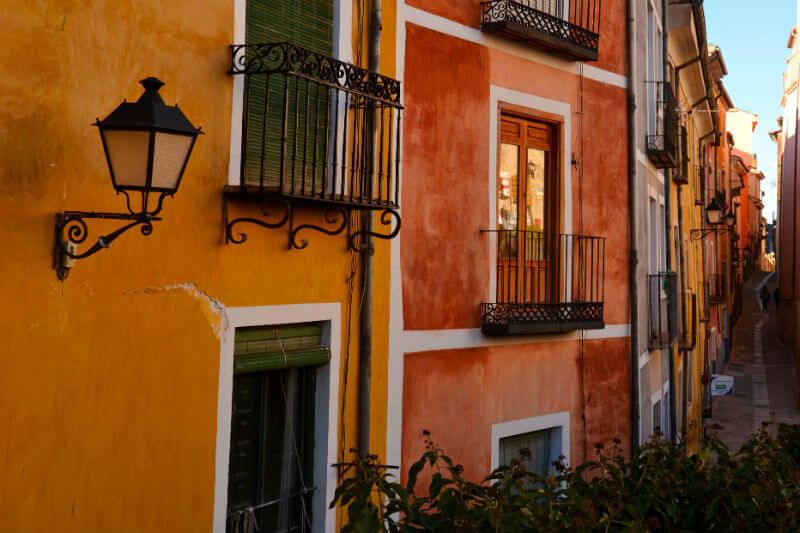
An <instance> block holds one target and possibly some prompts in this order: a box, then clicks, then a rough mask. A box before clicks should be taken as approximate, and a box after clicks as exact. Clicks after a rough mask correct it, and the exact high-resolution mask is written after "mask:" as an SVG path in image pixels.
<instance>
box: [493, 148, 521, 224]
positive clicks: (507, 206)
mask: <svg viewBox="0 0 800 533" xmlns="http://www.w3.org/2000/svg"><path fill="white" fill-rule="evenodd" d="M518 172H519V146H517V145H515V144H509V143H502V144H501V145H500V179H499V180H498V181H497V229H516V228H517V192H518V189H519V178H518V176H517V174H518Z"/></svg>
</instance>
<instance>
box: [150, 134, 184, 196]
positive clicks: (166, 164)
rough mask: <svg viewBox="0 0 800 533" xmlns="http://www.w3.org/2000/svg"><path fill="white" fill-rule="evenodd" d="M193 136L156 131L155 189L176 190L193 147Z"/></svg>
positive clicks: (153, 183) (154, 156) (153, 185)
mask: <svg viewBox="0 0 800 533" xmlns="http://www.w3.org/2000/svg"><path fill="white" fill-rule="evenodd" d="M192 139H193V136H189V135H178V134H174V133H163V132H156V139H155V147H154V152H153V179H152V181H151V186H152V187H153V188H154V189H162V190H175V189H176V188H177V187H178V180H179V179H180V177H181V171H182V170H183V165H184V163H185V162H186V158H187V157H188V156H189V150H191V148H192Z"/></svg>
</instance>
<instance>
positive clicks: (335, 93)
mask: <svg viewBox="0 0 800 533" xmlns="http://www.w3.org/2000/svg"><path fill="white" fill-rule="evenodd" d="M231 51H232V60H231V68H230V73H231V74H234V75H243V78H244V79H243V84H242V85H243V99H242V106H243V110H242V134H241V164H240V168H239V184H238V186H233V187H228V188H226V195H227V197H229V198H230V197H256V198H258V199H260V200H261V201H262V202H263V203H264V204H265V205H266V204H268V203H270V204H274V205H271V206H270V208H269V209H267V208H266V207H265V208H264V211H265V216H266V215H267V213H268V212H276V213H278V215H279V216H277V217H275V216H274V215H273V220H272V221H271V222H267V221H260V222H261V224H260V225H262V226H266V227H278V226H281V225H283V224H285V223H287V222H288V223H289V226H290V228H291V229H290V247H296V248H302V247H304V245H301V244H298V243H296V241H295V234H296V232H297V230H302V229H319V230H320V231H323V232H325V233H328V234H336V233H340V232H342V231H344V230H345V229H347V230H348V233H349V234H350V232H351V229H352V228H351V226H352V224H351V219H350V215H351V213H352V211H364V210H369V211H379V212H380V213H381V216H380V222H381V223H383V224H385V225H387V226H389V227H390V228H391V226H392V222H394V229H391V230H390V231H388V233H384V234H376V233H373V235H374V236H376V237H383V238H391V237H393V236H394V235H396V234H397V230H399V227H400V217H399V215H398V213H397V208H398V205H399V196H398V194H399V193H398V191H399V174H398V171H399V160H400V158H399V151H398V147H399V145H400V119H401V112H402V106H401V105H400V82H399V81H397V80H394V79H392V78H388V77H386V76H382V75H380V74H377V73H374V72H371V71H369V70H365V69H363V68H360V67H357V66H355V65H352V64H350V63H345V62H342V61H339V60H336V59H333V58H330V57H327V56H324V55H322V54H319V53H316V52H313V51H311V50H308V49H305V48H302V47H300V46H297V45H294V44H291V43H268V44H248V45H234V46H232V47H231ZM298 205H302V206H313V205H318V206H321V207H323V208H325V212H324V219H325V220H324V222H322V225H321V226H320V227H316V226H314V225H309V224H304V225H302V226H300V227H295V226H294V224H293V215H294V209H295V207H296V206H298ZM280 215H283V216H280ZM275 218H277V221H276V220H274V219H275ZM239 222H255V223H257V224H258V223H259V222H256V221H255V220H254V219H237V220H233V221H231V222H229V223H228V227H227V233H228V235H227V236H228V240H230V241H232V242H241V241H242V240H243V236H242V235H241V234H240V235H239V236H238V237H237V236H235V235H234V234H233V232H232V231H231V228H232V226H233V225H234V224H237V223H239ZM281 222H282V223H281ZM279 223H280V224H279ZM350 237H351V241H352V239H353V237H354V235H352V234H350Z"/></svg>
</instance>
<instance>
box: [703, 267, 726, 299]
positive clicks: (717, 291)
mask: <svg viewBox="0 0 800 533" xmlns="http://www.w3.org/2000/svg"><path fill="white" fill-rule="evenodd" d="M725 284H726V280H725V274H711V275H709V276H708V293H707V295H708V303H711V304H719V303H723V302H724V301H725Z"/></svg>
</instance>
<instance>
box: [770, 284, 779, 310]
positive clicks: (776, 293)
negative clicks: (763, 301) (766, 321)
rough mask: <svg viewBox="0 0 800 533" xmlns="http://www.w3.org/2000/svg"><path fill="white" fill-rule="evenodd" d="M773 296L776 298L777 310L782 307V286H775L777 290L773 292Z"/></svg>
mask: <svg viewBox="0 0 800 533" xmlns="http://www.w3.org/2000/svg"><path fill="white" fill-rule="evenodd" d="M772 297H773V298H774V299H775V311H778V309H780V307H781V286H780V285H778V286H777V287H775V292H773V293H772Z"/></svg>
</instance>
